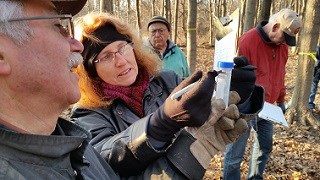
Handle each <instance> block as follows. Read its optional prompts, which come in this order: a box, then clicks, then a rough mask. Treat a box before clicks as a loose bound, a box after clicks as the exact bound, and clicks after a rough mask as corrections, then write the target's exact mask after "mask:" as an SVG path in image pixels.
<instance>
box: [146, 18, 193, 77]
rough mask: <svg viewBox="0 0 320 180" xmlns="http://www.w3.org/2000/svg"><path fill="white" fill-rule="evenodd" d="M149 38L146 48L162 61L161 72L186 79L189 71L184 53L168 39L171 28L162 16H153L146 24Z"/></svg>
mask: <svg viewBox="0 0 320 180" xmlns="http://www.w3.org/2000/svg"><path fill="white" fill-rule="evenodd" d="M148 31H149V37H148V41H147V42H146V44H147V46H149V47H150V48H151V49H153V50H154V52H155V53H157V54H158V56H159V58H160V59H161V60H162V61H163V68H162V69H163V70H173V71H174V72H176V73H177V74H179V75H180V76H181V78H186V77H188V76H189V75H190V69H189V66H188V63H187V60H186V57H185V54H184V52H183V51H182V50H181V49H180V48H179V47H178V46H177V45H176V44H174V42H172V41H171V40H170V39H169V36H170V31H171V26H170V23H169V22H168V20H167V19H166V18H164V17H162V16H154V17H153V18H151V19H150V20H149V22H148Z"/></svg>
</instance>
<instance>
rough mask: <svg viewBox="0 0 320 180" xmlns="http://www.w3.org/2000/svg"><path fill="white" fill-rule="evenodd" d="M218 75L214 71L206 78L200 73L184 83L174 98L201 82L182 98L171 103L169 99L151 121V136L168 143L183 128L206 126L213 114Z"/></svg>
mask: <svg viewBox="0 0 320 180" xmlns="http://www.w3.org/2000/svg"><path fill="white" fill-rule="evenodd" d="M217 75H218V73H217V72H216V71H213V72H208V73H207V75H206V76H204V77H202V72H201V71H197V72H195V73H193V74H192V76H190V77H188V78H187V79H185V80H184V81H182V82H181V83H180V84H179V86H177V87H176V88H175V89H174V90H173V91H172V93H171V94H173V93H175V92H177V91H179V90H181V89H183V88H184V87H186V86H188V85H189V84H191V83H194V82H196V81H198V80H199V79H201V80H200V82H199V83H197V84H196V85H195V86H194V87H192V89H190V90H189V91H188V92H186V93H185V94H183V95H182V96H181V97H179V98H177V99H171V98H170V96H169V97H168V98H167V99H166V101H165V102H164V104H163V105H162V106H161V107H160V108H159V109H158V110H157V111H156V112H155V113H154V114H153V116H152V117H151V118H150V121H149V128H148V134H149V135H150V136H151V137H153V138H154V139H156V140H159V141H164V142H166V141H168V140H170V139H171V138H172V137H173V135H174V134H175V133H176V132H177V131H179V129H180V128H183V127H185V126H190V127H194V126H201V125H202V124H204V122H206V121H207V120H208V118H209V115H210V113H211V98H212V93H213V89H214V86H215V77H216V76H217Z"/></svg>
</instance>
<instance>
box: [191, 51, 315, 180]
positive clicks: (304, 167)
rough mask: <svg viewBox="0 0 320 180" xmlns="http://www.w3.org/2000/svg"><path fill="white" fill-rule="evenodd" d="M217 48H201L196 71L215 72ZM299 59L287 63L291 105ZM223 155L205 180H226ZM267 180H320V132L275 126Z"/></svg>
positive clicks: (296, 126) (245, 166) (245, 164)
mask: <svg viewBox="0 0 320 180" xmlns="http://www.w3.org/2000/svg"><path fill="white" fill-rule="evenodd" d="M213 53H214V48H212V47H210V48H206V47H198V48H197V65H196V69H201V70H204V71H208V70H211V69H212V65H213V62H212V60H213ZM297 58H298V57H297V56H293V55H290V57H289V61H288V63H287V69H286V70H287V74H286V87H287V97H286V102H288V101H289V100H290V98H291V96H292V92H293V88H294V84H295V77H296V69H297ZM315 103H316V104H318V105H320V95H319V93H318V94H317V96H316V101H315ZM313 115H314V116H315V117H316V118H317V119H318V120H319V119H320V111H319V110H316V111H313ZM252 135H253V134H251V136H250V139H249V142H248V145H247V149H246V152H245V156H244V157H243V162H242V164H241V174H242V178H241V179H245V177H246V174H247V172H248V164H249V163H248V161H249V159H250V152H251V145H252V143H253V138H252ZM222 173H223V154H219V155H217V156H216V157H214V158H213V159H212V163H211V164H210V167H209V168H208V170H207V172H206V174H205V177H204V179H222ZM264 178H265V179H268V180H269V179H270V180H287V179H288V180H299V179H302V180H315V179H320V129H319V128H318V129H317V130H315V129H312V128H311V127H307V126H302V125H299V124H293V125H290V126H289V128H286V127H284V126H281V125H278V124H275V125H274V135H273V151H272V155H271V157H270V159H269V161H268V164H267V168H266V170H265V173H264Z"/></svg>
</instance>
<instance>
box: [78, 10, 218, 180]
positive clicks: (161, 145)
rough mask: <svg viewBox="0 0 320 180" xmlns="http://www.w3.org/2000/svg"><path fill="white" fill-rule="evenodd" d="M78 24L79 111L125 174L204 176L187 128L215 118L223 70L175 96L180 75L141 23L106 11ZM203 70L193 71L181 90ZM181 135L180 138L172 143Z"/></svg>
mask: <svg viewBox="0 0 320 180" xmlns="http://www.w3.org/2000/svg"><path fill="white" fill-rule="evenodd" d="M77 24H78V25H77V26H76V30H77V29H81V31H82V33H81V37H80V41H81V42H82V43H83V45H84V51H83V53H82V55H83V57H84V63H83V65H82V66H80V67H79V68H78V69H77V73H78V74H79V76H80V80H79V84H80V89H81V99H80V101H79V102H78V103H77V104H76V105H75V106H74V109H73V112H72V117H73V118H75V119H76V123H78V124H80V125H81V126H83V127H84V128H85V129H86V130H88V131H89V132H90V133H91V134H92V140H91V142H90V143H91V144H93V145H94V147H95V149H96V150H97V151H98V152H99V153H100V154H101V155H102V156H103V157H104V158H105V160H106V161H107V162H108V163H109V164H110V165H111V166H112V167H113V169H114V170H115V171H116V172H117V173H119V174H120V175H121V176H132V175H138V174H141V173H142V172H144V173H143V174H142V176H144V177H145V178H146V179H149V178H150V177H151V175H152V176H162V177H163V176H167V177H170V178H172V179H176V178H178V179H179V178H186V177H187V178H188V179H200V178H202V176H203V174H204V172H205V170H204V168H203V167H202V166H201V165H200V164H199V163H198V161H197V160H196V159H195V158H194V157H193V156H192V154H191V153H190V151H189V145H190V144H191V143H192V142H194V141H195V139H194V138H193V137H192V136H190V134H188V133H187V132H186V131H184V130H183V131H180V130H181V129H183V127H185V126H201V125H202V124H203V123H204V122H205V121H206V120H207V119H208V117H209V114H210V112H211V97H212V93H213V88H214V84H215V81H214V77H215V75H216V74H214V73H209V74H208V75H206V76H204V77H203V78H202V81H201V83H199V85H197V86H196V87H194V89H193V90H191V91H189V92H187V93H186V94H184V95H183V96H182V97H181V99H179V100H171V99H170V98H168V97H169V95H170V93H171V92H172V91H173V90H174V89H175V88H176V87H177V86H178V84H180V82H181V78H180V77H179V76H178V75H177V74H175V73H174V72H173V71H159V69H160V65H161V64H160V62H159V61H158V57H157V55H156V54H154V53H150V51H149V49H148V47H146V46H144V45H143V42H142V39H140V37H139V36H138V33H137V32H135V31H134V28H132V27H131V26H129V25H128V24H126V23H123V22H121V21H120V20H119V19H117V18H114V17H112V16H109V15H107V14H89V15H86V16H85V17H82V18H81V19H80V20H79V21H78V23H77ZM201 77H202V73H201V72H196V73H194V74H193V76H191V77H190V78H188V79H186V80H185V81H183V82H182V83H181V85H179V86H178V87H177V88H176V89H175V91H177V90H179V89H182V88H183V87H184V86H186V85H188V84H190V83H192V82H195V81H198V80H200V79H201ZM200 98H201V99H202V100H201V101H199V99H200ZM191 104H192V105H191ZM176 136H178V137H176ZM175 138H178V139H180V140H176V141H174V143H173V140H174V139H175ZM176 153H180V154H183V156H184V157H185V158H183V159H181V158H179V157H178V156H176ZM132 164H136V165H135V166H134V168H128V167H129V166H131V167H132ZM177 164H178V165H177ZM147 166H148V168H147V169H146V167H147ZM145 169H146V171H144V170H145Z"/></svg>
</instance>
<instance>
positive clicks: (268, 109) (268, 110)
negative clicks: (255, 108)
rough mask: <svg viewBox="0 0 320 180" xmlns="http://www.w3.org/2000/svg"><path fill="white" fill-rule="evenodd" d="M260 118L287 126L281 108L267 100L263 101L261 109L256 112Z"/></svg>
mask: <svg viewBox="0 0 320 180" xmlns="http://www.w3.org/2000/svg"><path fill="white" fill-rule="evenodd" d="M258 116H259V117H260V118H263V119H265V120H269V121H271V122H274V123H278V124H281V125H283V126H285V127H289V125H288V122H287V120H286V119H285V117H284V115H283V113H282V109H281V108H280V107H279V106H276V105H273V104H271V103H268V102H264V105H263V109H262V110H261V111H260V113H259V114H258Z"/></svg>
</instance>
